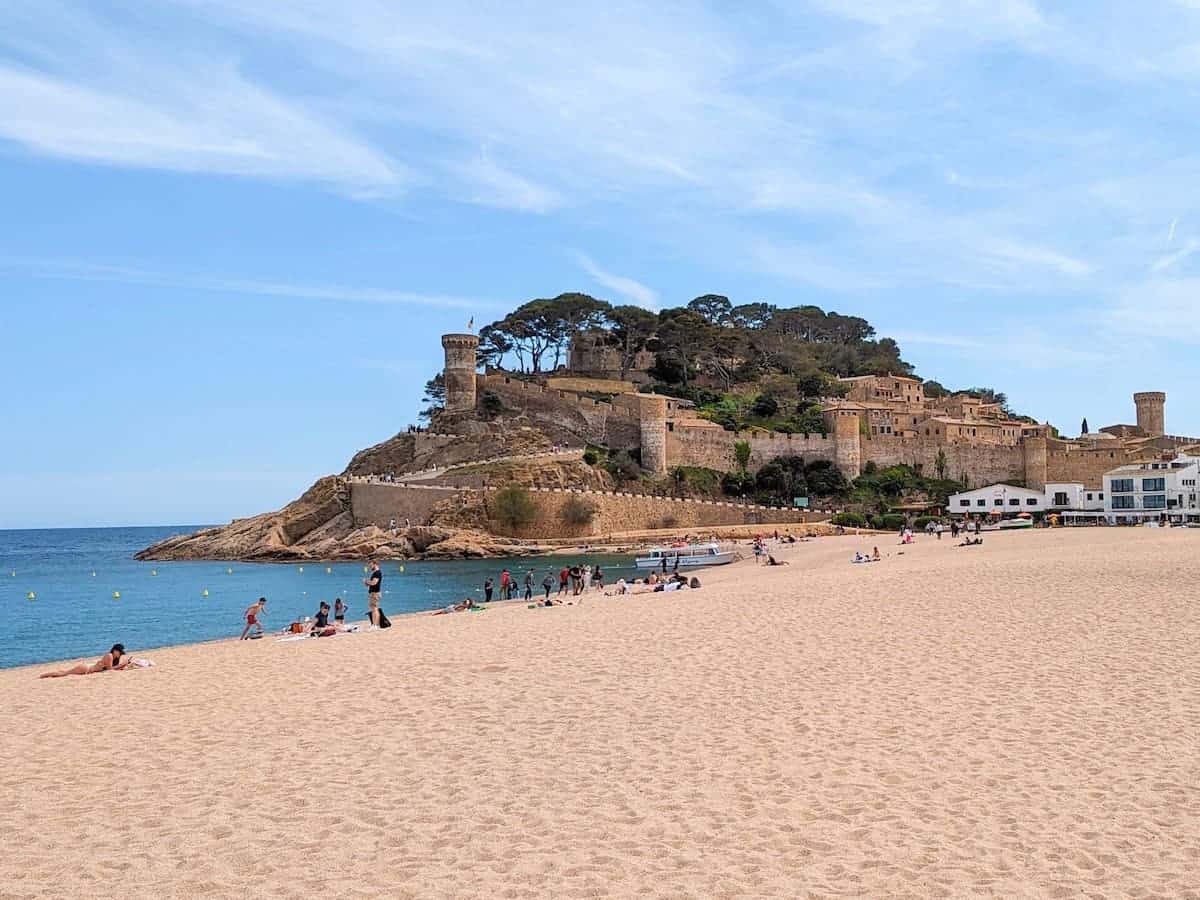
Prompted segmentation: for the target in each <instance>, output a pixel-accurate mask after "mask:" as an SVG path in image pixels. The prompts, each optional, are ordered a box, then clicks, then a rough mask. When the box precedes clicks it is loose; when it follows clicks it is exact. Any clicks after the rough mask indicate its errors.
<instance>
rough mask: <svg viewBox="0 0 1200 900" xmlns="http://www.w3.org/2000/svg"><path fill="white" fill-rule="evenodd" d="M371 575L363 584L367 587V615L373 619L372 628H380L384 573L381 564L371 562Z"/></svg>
mask: <svg viewBox="0 0 1200 900" xmlns="http://www.w3.org/2000/svg"><path fill="white" fill-rule="evenodd" d="M370 568H371V574H370V575H368V576H367V577H366V578H364V579H363V584H364V585H366V587H367V615H368V617H369V618H370V619H371V627H372V628H376V627H378V626H379V595H380V593H382V590H383V572H381V571H380V570H379V563H377V562H376V561H375V560H371V565H370Z"/></svg>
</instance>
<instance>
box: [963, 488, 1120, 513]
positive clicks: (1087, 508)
mask: <svg viewBox="0 0 1200 900" xmlns="http://www.w3.org/2000/svg"><path fill="white" fill-rule="evenodd" d="M947 511H948V512H949V513H950V515H955V516H993V515H997V514H999V515H1001V516H1015V515H1017V514H1019V513H1023V512H1027V513H1035V512H1054V513H1064V514H1067V517H1068V518H1071V519H1079V520H1086V519H1089V518H1099V517H1102V516H1103V515H1104V491H1101V490H1097V489H1096V488H1088V487H1085V486H1084V485H1082V484H1080V483H1079V482H1077V481H1067V482H1062V481H1058V482H1052V483H1050V484H1047V485H1046V487H1045V490H1041V491H1035V490H1033V489H1032V488H1023V487H1017V486H1015V485H1011V484H993V485H990V486H988V487H984V488H976V489H975V490H973V491H964V492H963V493H961V494H954V495H952V496H951V497H950V505H949V506H948V507H947ZM1077 514H1082V515H1077Z"/></svg>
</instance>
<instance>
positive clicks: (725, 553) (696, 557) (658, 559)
mask: <svg viewBox="0 0 1200 900" xmlns="http://www.w3.org/2000/svg"><path fill="white" fill-rule="evenodd" d="M737 558H738V555H737V552H736V551H735V550H722V549H721V546H720V544H682V545H680V546H678V547H651V548H650V550H649V551H648V552H647V553H646V555H645V556H639V557H638V558H637V567H638V568H639V569H662V568H663V561H664V560H665V561H666V568H667V569H674V568H675V567H676V566H678V567H679V568H681V569H682V568H685V567H689V566H691V567H695V566H723V565H725V564H726V563H731V562H733V561H734V560H735V559H737Z"/></svg>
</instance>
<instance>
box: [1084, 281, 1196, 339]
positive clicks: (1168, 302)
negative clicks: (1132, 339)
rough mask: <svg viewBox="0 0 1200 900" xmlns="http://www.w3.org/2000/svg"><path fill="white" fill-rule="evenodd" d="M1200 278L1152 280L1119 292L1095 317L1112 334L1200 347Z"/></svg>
mask: <svg viewBox="0 0 1200 900" xmlns="http://www.w3.org/2000/svg"><path fill="white" fill-rule="evenodd" d="M1197 298H1200V278H1169V277H1161V278H1153V279H1151V280H1149V281H1147V282H1144V283H1142V284H1138V285H1134V286H1132V287H1129V288H1127V289H1125V290H1123V291H1122V292H1121V293H1120V295H1119V296H1118V297H1117V298H1116V299H1115V300H1114V301H1113V302H1112V303H1111V304H1109V306H1108V307H1107V308H1106V309H1102V310H1100V311H1099V312H1098V317H1099V318H1100V319H1101V320H1102V321H1104V322H1105V324H1106V325H1107V327H1109V328H1110V329H1112V330H1113V331H1114V333H1116V334H1122V335H1131V336H1140V337H1146V338H1154V339H1156V340H1158V341H1163V342H1168V343H1171V342H1174V343H1185V344H1200V302H1198V301H1197Z"/></svg>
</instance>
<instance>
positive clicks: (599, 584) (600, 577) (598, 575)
mask: <svg viewBox="0 0 1200 900" xmlns="http://www.w3.org/2000/svg"><path fill="white" fill-rule="evenodd" d="M592 585H593V586H594V587H595V588H596V590H598V591H602V590H604V570H603V569H601V568H600V565H599V563H597V564H596V567H595V568H594V569H592Z"/></svg>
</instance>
